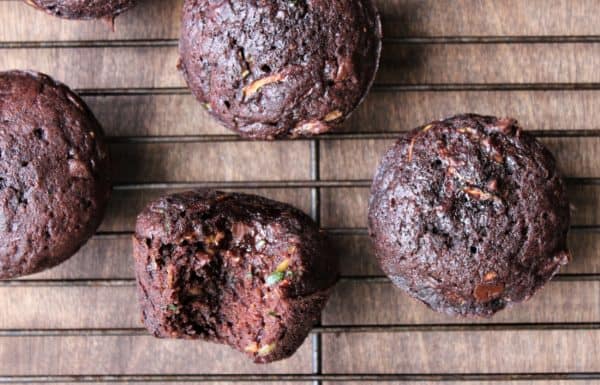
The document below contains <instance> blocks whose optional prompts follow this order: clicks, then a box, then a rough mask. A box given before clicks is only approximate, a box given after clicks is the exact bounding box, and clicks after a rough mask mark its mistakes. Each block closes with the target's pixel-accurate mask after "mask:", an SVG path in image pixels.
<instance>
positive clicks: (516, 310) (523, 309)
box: [322, 281, 600, 325]
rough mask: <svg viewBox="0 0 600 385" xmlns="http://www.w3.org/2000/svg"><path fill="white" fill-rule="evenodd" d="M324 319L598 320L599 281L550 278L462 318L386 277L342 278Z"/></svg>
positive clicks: (371, 321) (397, 321)
mask: <svg viewBox="0 0 600 385" xmlns="http://www.w3.org/2000/svg"><path fill="white" fill-rule="evenodd" d="M322 320H323V321H322V322H323V324H325V325H390V324H391V325H394V324H396V325H399V324H402V325H405V324H406V325H409V324H410V325H412V324H472V323H494V324H495V323H563V322H573V323H576V322H598V321H599V320H600V282H598V281H578V282H571V281H552V282H550V283H549V284H548V285H546V286H545V287H544V288H542V289H541V290H540V291H539V292H538V293H536V294H535V295H534V296H533V297H532V298H531V299H530V300H529V301H527V302H525V303H520V304H515V305H514V306H512V307H511V308H508V309H505V310H503V311H501V312H499V313H497V314H496V315H495V316H494V317H493V318H491V319H478V318H473V319H465V318H457V317H451V316H447V315H444V314H440V313H436V312H433V311H431V310H430V309H429V308H428V307H427V306H425V305H424V304H422V303H421V302H419V301H417V300H414V299H412V298H411V297H409V296H408V294H405V293H404V292H403V291H401V290H400V289H397V288H396V287H394V286H393V285H392V284H391V283H388V282H386V283H371V282H357V281H342V282H340V283H339V284H338V286H337V287H336V289H335V290H334V293H333V295H332V297H331V299H330V300H329V303H328V305H327V308H326V309H325V312H324V313H323V318H322Z"/></svg>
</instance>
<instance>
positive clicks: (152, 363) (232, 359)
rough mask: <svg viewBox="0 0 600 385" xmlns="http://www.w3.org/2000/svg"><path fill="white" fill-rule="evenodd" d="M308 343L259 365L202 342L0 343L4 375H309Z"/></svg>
mask: <svg viewBox="0 0 600 385" xmlns="http://www.w3.org/2000/svg"><path fill="white" fill-rule="evenodd" d="M310 344H311V342H310V341H307V342H306V343H305V344H304V345H303V346H302V347H301V348H300V349H299V351H298V352H297V354H295V355H294V356H293V357H292V358H290V359H288V360H285V361H281V362H277V363H274V364H272V365H256V364H254V363H252V362H251V361H249V360H248V359H247V358H246V357H244V356H243V355H242V354H241V353H238V352H236V351H233V350H231V349H230V348H229V347H226V346H223V345H216V344H211V343H206V342H201V341H196V342H194V341H185V340H160V339H156V338H154V337H150V336H148V337H146V336H138V337H6V338H0V373H2V374H3V375H25V374H30V375H59V374H63V375H66V374H78V373H79V374H80V373H85V374H90V375H94V374H163V373H172V374H198V373H203V374H232V373H264V374H273V373H308V372H310V370H311V366H310V365H311V362H310ZM67 352H68V353H67ZM80 358H81V359H80ZM32 363H35V365H32Z"/></svg>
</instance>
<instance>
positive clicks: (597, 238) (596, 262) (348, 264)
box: [330, 231, 600, 276]
mask: <svg viewBox="0 0 600 385" xmlns="http://www.w3.org/2000/svg"><path fill="white" fill-rule="evenodd" d="M330 240H331V242H332V244H333V247H334V248H335V250H336V252H337V253H338V255H339V256H340V259H341V261H342V263H341V264H340V265H341V274H342V275H344V276H381V275H383V272H382V271H381V269H380V268H379V266H378V264H377V261H376V260H375V255H374V251H373V247H372V245H371V240H370V239H369V237H368V236H367V235H331V236H330ZM568 245H569V248H570V250H571V254H572V255H573V260H572V261H571V263H569V264H568V265H567V266H566V267H565V268H563V269H561V271H560V272H561V274H598V273H600V233H598V232H591V231H590V232H587V231H571V232H570V233H569V237H568Z"/></svg>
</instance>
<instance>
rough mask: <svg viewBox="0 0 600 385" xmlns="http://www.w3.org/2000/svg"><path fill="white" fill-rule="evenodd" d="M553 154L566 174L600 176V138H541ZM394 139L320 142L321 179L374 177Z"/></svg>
mask: <svg viewBox="0 0 600 385" xmlns="http://www.w3.org/2000/svg"><path fill="white" fill-rule="evenodd" d="M540 141H541V142H542V143H544V144H545V145H546V146H547V147H548V148H549V149H550V150H551V151H552V152H553V153H554V156H555V158H556V161H557V164H558V167H559V168H560V169H561V170H562V173H563V175H565V176H567V177H579V178H596V177H599V176H600V168H598V167H597V162H598V159H597V157H596V151H595V149H596V148H598V146H599V145H600V138H598V137H568V138H567V137H561V138H542V139H541V140H540ZM393 144H394V141H393V140H383V139H368V140H365V139H357V140H354V139H353V140H329V141H326V142H323V143H322V144H321V152H320V155H321V178H323V179H342V180H344V179H350V180H352V179H371V178H372V177H373V174H374V173H375V169H376V168H377V165H378V163H379V160H380V158H381V157H382V156H383V154H384V153H385V152H386V151H387V150H388V149H389V148H390V147H392V145H393Z"/></svg>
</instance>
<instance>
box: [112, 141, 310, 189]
mask: <svg viewBox="0 0 600 385" xmlns="http://www.w3.org/2000/svg"><path fill="white" fill-rule="evenodd" d="M110 150H111V157H112V167H113V177H114V178H113V180H114V182H115V183H136V182H197V181H243V180H249V181H274V180H307V179H310V143H308V142H303V141H296V142H274V143H268V142H219V143H166V144H165V143H151V144H147V143H138V144H131V143H116V144H113V145H112V146H111V148H110Z"/></svg>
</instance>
